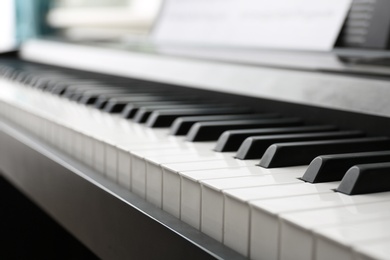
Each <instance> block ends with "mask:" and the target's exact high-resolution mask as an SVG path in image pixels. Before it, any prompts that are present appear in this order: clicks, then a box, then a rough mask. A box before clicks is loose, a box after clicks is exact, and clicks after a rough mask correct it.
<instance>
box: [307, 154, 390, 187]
mask: <svg viewBox="0 0 390 260" xmlns="http://www.w3.org/2000/svg"><path fill="white" fill-rule="evenodd" d="M389 161H390V151H383V152H382V151H380V152H367V153H347V154H331V155H321V156H318V157H316V158H314V160H313V161H312V162H311V163H310V165H309V167H308V168H307V170H306V172H305V174H304V175H303V177H302V180H304V181H307V182H311V183H319V182H327V181H339V180H341V179H342V178H343V176H344V174H345V173H346V172H347V171H348V169H349V168H351V167H352V166H354V165H356V164H366V163H378V162H389Z"/></svg>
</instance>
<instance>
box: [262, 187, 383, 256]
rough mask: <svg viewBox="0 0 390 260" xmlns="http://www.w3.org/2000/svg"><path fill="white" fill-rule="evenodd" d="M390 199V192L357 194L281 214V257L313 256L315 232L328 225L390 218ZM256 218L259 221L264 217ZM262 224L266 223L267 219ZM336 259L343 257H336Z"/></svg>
mask: <svg viewBox="0 0 390 260" xmlns="http://www.w3.org/2000/svg"><path fill="white" fill-rule="evenodd" d="M344 196H345V195H344ZM355 198H358V199H355ZM389 198H390V197H389V193H386V194H384V196H382V197H380V196H376V197H374V196H373V197H370V196H366V195H361V196H359V197H354V200H348V199H346V200H345V201H344V200H339V201H336V202H335V203H334V206H332V207H327V206H325V207H322V205H321V204H319V205H318V206H317V207H316V206H315V205H313V207H312V208H308V210H302V211H299V210H296V211H295V212H294V211H292V212H284V213H283V212H282V213H280V214H279V220H278V222H279V226H280V227H279V229H280V231H279V232H280V259H281V260H282V259H283V260H284V259H299V260H306V259H312V256H313V255H314V254H315V250H316V248H315V247H316V235H315V234H314V233H313V231H316V230H321V229H327V228H328V227H329V228H331V227H332V228H333V227H334V228H337V227H342V226H348V225H359V224H364V223H369V222H375V221H377V220H380V219H385V218H389V217H390V211H389V210H388V207H389V205H390V200H389ZM326 199H328V198H326ZM331 200H332V199H331ZM287 202H288V200H287ZM321 202H322V200H321ZM326 204H328V205H331V204H329V203H326ZM326 204H325V205H326ZM256 218H257V216H256ZM256 221H257V222H259V221H260V219H257V220H256ZM259 224H260V225H262V226H264V225H266V224H267V222H264V223H259ZM256 231H259V229H256ZM259 235H260V234H259ZM261 237H265V236H261ZM258 238H259V237H258ZM292 240H293V241H292ZM258 253H260V252H258ZM328 257H330V255H328ZM334 259H340V258H339V257H335V258H334Z"/></svg>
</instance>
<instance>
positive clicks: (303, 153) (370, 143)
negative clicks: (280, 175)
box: [259, 137, 390, 168]
mask: <svg viewBox="0 0 390 260" xmlns="http://www.w3.org/2000/svg"><path fill="white" fill-rule="evenodd" d="M383 150H390V139H389V138H388V137H367V138H356V139H345V140H332V141H309V142H294V143H279V144H273V145H271V146H270V147H268V149H267V151H266V152H265V153H264V155H263V157H262V158H261V160H260V164H259V165H260V166H262V167H265V168H274V167H284V166H296V165H305V164H309V163H310V162H311V161H312V160H313V159H314V158H315V157H317V156H320V155H323V154H338V153H339V154H340V153H358V152H370V151H383Z"/></svg>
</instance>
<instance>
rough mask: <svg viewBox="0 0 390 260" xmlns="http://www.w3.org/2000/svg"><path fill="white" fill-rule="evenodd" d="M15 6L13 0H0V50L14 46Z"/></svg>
mask: <svg viewBox="0 0 390 260" xmlns="http://www.w3.org/2000/svg"><path fill="white" fill-rule="evenodd" d="M15 23H16V20H15V6H14V1H13V0H0V52H6V51H10V50H13V49H15V47H16V32H15Z"/></svg>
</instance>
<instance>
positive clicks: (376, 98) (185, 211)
mask: <svg viewBox="0 0 390 260" xmlns="http://www.w3.org/2000/svg"><path fill="white" fill-rule="evenodd" d="M226 52H229V53H230V54H231V55H230V56H229V55H226ZM167 53H168V54H169V55H168V54H167ZM362 55H363V62H361V56H362ZM386 56H388V54H387V52H385V51H367V52H364V51H349V50H336V51H334V52H332V53H330V54H329V53H328V54H324V53H316V52H303V53H295V52H289V51H285V52H283V51H278V52H276V51H275V52H273V51H263V52H261V51H255V52H252V51H249V50H241V51H236V52H231V51H230V50H228V49H227V50H212V51H209V50H207V51H205V50H204V49H203V50H201V49H196V48H177V47H175V48H173V49H169V48H168V47H167V46H164V47H161V48H158V49H156V47H155V46H148V47H147V48H145V46H141V45H137V44H134V45H133V46H132V48H131V49H129V48H128V47H125V48H124V47H123V46H112V45H110V46H107V45H105V44H104V43H103V44H100V45H99V44H96V43H93V44H88V43H73V42H66V41H58V40H55V39H41V40H31V41H29V42H27V43H26V44H25V45H24V46H23V47H22V49H21V51H20V58H10V59H1V60H0V86H1V92H0V107H1V109H0V143H1V146H0V169H1V174H2V176H4V177H5V178H6V179H8V180H9V181H10V182H11V183H12V184H14V185H15V186H16V187H17V188H18V189H19V190H21V191H22V192H23V193H25V194H26V195H27V196H28V197H30V198H31V199H32V200H33V201H34V202H35V203H36V204H37V205H38V206H39V207H41V208H42V209H44V210H45V211H46V212H47V213H48V214H49V215H50V216H51V217H53V218H54V219H55V220H56V221H57V222H58V223H60V224H61V225H62V226H63V227H65V228H66V229H67V230H68V231H69V232H70V233H72V234H73V235H74V236H75V237H76V238H77V239H78V240H80V241H81V242H82V243H83V244H84V245H86V246H87V247H88V248H89V249H91V251H92V252H94V253H95V254H96V255H97V256H98V257H100V258H103V259H129V258H137V259H138V258H146V259H183V258H185V259H200V258H202V259H203V258H204V259H206V258H214V259H215V258H216V259H244V258H251V259H317V260H320V259H353V260H357V259H359V260H362V259H389V256H390V251H389V249H388V248H389V245H390V232H389V231H388V230H390V229H389V227H390V220H389V216H390V193H389V186H390V180H389V177H387V176H388V173H387V171H388V169H389V165H388V164H389V162H390V152H389V151H390V139H389V130H388V129H390V119H389V115H390V104H389V102H388V96H389V94H390V84H389V72H390V70H389V69H388V67H386V65H383V64H382V63H380V64H372V63H375V62H376V61H380V60H378V58H383V57H384V58H386ZM345 57H347V60H348V61H356V60H357V63H355V62H345V61H344V60H345ZM358 58H359V59H358ZM367 58H370V60H369V61H370V64H367Z"/></svg>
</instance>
